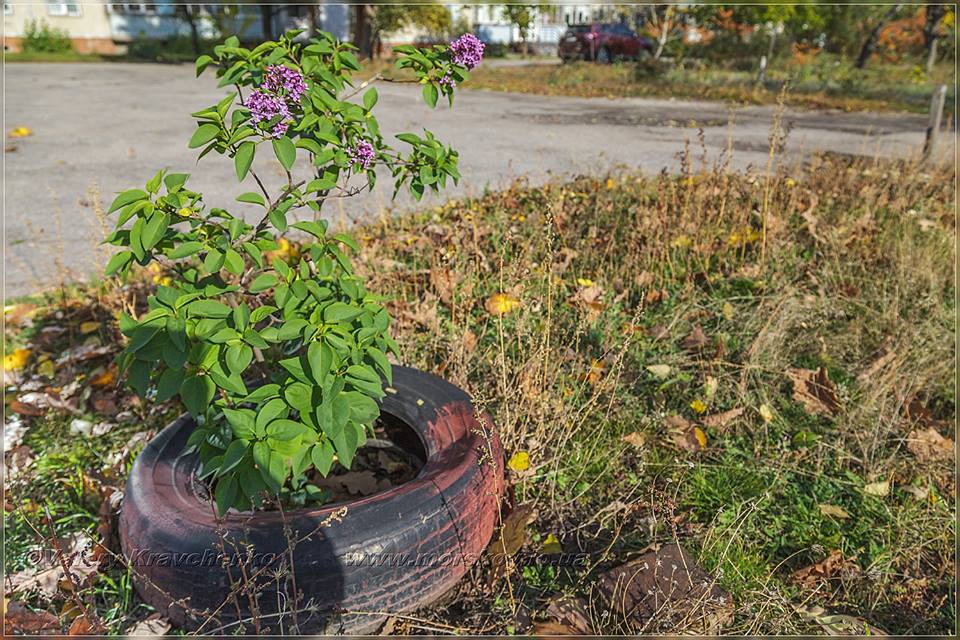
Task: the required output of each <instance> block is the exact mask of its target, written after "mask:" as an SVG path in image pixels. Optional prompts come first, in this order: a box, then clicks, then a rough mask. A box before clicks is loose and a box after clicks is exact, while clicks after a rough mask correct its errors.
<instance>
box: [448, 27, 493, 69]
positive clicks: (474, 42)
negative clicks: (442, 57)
mask: <svg viewBox="0 0 960 640" xmlns="http://www.w3.org/2000/svg"><path fill="white" fill-rule="evenodd" d="M484 48H485V45H484V44H483V43H482V42H481V41H480V39H479V38H477V36H475V35H473V34H472V33H465V34H463V35H462V36H460V37H459V38H457V39H456V40H454V41H453V42H451V43H450V53H451V54H452V56H453V63H454V64H459V65H460V66H463V67H466V68H467V69H470V70H472V69H475V68H477V67H478V66H479V65H480V61H481V60H482V59H483V50H484Z"/></svg>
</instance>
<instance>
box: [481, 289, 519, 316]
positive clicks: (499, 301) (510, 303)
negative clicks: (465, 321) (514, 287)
mask: <svg viewBox="0 0 960 640" xmlns="http://www.w3.org/2000/svg"><path fill="white" fill-rule="evenodd" d="M483 306H484V308H485V309H486V310H487V313H490V314H491V315H495V316H502V315H505V314H507V313H510V312H511V311H513V310H515V309H517V308H518V307H519V306H520V301H519V300H518V299H517V298H515V297H514V296H512V295H510V294H509V293H495V294H493V295H492V296H490V297H489V298H487V301H486V302H485V303H484V304H483Z"/></svg>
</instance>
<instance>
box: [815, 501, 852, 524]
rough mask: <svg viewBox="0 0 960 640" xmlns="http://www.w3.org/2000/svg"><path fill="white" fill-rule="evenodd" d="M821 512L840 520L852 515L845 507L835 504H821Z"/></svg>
mask: <svg viewBox="0 0 960 640" xmlns="http://www.w3.org/2000/svg"><path fill="white" fill-rule="evenodd" d="M820 513H821V514H822V515H825V516H831V517H833V518H838V519H840V520H846V519H848V518H849V517H850V514H849V513H847V512H846V511H844V510H843V507H838V506H837V505H835V504H821V505H820Z"/></svg>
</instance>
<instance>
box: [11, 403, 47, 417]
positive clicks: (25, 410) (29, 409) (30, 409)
mask: <svg viewBox="0 0 960 640" xmlns="http://www.w3.org/2000/svg"><path fill="white" fill-rule="evenodd" d="M10 410H11V411H14V412H15V413H19V414H20V415H23V416H42V415H43V414H44V411H43V409H41V408H40V407H38V406H36V405H33V404H29V403H27V402H20V401H18V400H14V401H13V402H11V403H10Z"/></svg>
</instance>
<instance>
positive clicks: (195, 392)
mask: <svg viewBox="0 0 960 640" xmlns="http://www.w3.org/2000/svg"><path fill="white" fill-rule="evenodd" d="M216 391H217V387H216V385H215V384H213V380H211V379H210V377H209V376H190V377H188V378H186V379H185V380H184V381H183V384H182V385H181V386H180V398H181V399H182V400H183V404H184V405H185V406H186V407H187V411H189V412H190V413H191V414H192V415H193V416H194V417H196V416H202V415H203V414H204V413H205V412H206V410H207V405H209V404H210V401H211V400H213V395H214V393H216Z"/></svg>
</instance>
